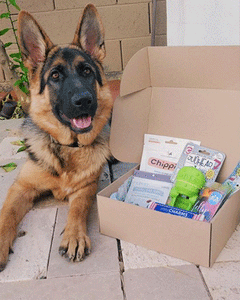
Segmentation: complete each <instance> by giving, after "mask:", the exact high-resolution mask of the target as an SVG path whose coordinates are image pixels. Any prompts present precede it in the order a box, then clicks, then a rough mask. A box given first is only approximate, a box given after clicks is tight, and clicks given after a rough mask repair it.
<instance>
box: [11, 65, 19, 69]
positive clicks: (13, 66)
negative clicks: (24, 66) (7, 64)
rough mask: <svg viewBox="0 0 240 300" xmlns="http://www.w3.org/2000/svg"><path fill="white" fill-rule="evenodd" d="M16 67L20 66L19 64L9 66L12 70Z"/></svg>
mask: <svg viewBox="0 0 240 300" xmlns="http://www.w3.org/2000/svg"><path fill="white" fill-rule="evenodd" d="M17 68H20V65H12V67H11V69H12V70H15V69H17Z"/></svg>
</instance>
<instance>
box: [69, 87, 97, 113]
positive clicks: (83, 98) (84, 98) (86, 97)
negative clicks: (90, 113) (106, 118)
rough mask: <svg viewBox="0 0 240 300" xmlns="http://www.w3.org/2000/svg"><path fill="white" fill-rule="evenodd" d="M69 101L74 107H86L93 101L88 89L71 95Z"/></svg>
mask: <svg viewBox="0 0 240 300" xmlns="http://www.w3.org/2000/svg"><path fill="white" fill-rule="evenodd" d="M71 102H72V104H73V105H74V106H75V107H76V108H82V109H88V108H89V107H90V106H91V105H92V103H93V97H92V95H91V93H90V92H89V91H87V90H82V91H80V92H78V93H75V94H74V95H73V96H72V98H71Z"/></svg>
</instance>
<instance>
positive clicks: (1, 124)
mask: <svg viewBox="0 0 240 300" xmlns="http://www.w3.org/2000/svg"><path fill="white" fill-rule="evenodd" d="M23 120H24V119H18V120H17V119H15V120H4V121H2V120H0V140H2V139H3V138H6V137H9V136H18V137H20V136H21V129H20V127H21V124H22V122H23Z"/></svg>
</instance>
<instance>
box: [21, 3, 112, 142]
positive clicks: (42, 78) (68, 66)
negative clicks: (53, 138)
mask: <svg viewBox="0 0 240 300" xmlns="http://www.w3.org/2000/svg"><path fill="white" fill-rule="evenodd" d="M18 20H19V21H18V22H19V24H18V25H19V26H18V28H19V29H18V35H19V43H20V47H21V51H22V55H23V58H24V63H25V65H26V66H27V68H28V70H29V78H30V91H31V101H32V103H31V109H30V114H31V116H32V117H33V118H35V120H34V121H36V122H37V123H38V125H39V126H40V127H44V126H45V127H44V129H45V130H46V125H44V124H39V122H40V121H39V114H40V115H41V112H44V114H45V118H44V117H43V116H42V118H40V119H45V122H46V121H48V122H50V121H51V120H52V124H50V125H51V126H52V127H53V126H54V124H55V126H57V127H60V128H64V130H63V131H64V134H65V135H66V132H69V135H70V136H71V137H73V136H76V135H77V136H78V139H79V140H81V141H80V142H82V143H83V144H86V143H89V142H91V141H92V140H93V139H94V138H95V137H96V136H97V134H98V133H99V132H100V131H101V129H102V127H103V126H104V124H105V123H106V120H107V119H108V117H109V114H110V111H111V106H112V100H111V97H110V93H109V90H108V87H107V84H106V79H105V77H104V73H103V68H102V62H103V59H104V57H105V55H106V51H105V45H104V29H103V25H102V22H101V19H100V17H99V15H98V12H97V10H96V8H95V7H94V6H93V5H91V4H90V5H88V6H86V8H85V9H84V12H83V15H82V17H81V18H80V21H79V24H78V26H77V29H76V32H75V35H74V39H73V42H72V43H71V44H70V45H69V46H66V47H59V46H55V45H54V44H53V43H52V42H51V40H50V39H49V37H48V36H47V34H46V33H45V31H44V30H43V29H42V27H41V26H40V25H39V24H38V23H37V21H36V20H35V19H34V18H33V17H32V16H31V15H30V14H29V13H27V12H25V11H22V12H20V14H19V19H18ZM36 115H38V117H36ZM46 116H47V118H48V120H46ZM53 116H55V117H56V118H57V120H58V122H59V123H60V124H61V125H60V124H59V123H58V124H56V121H53ZM50 123H51V122H50ZM53 123H54V124H53ZM51 126H50V127H51ZM62 126H64V127H62ZM66 128H67V129H68V130H67V129H66ZM48 131H49V130H48ZM53 131H54V130H53ZM53 131H51V128H50V134H51V133H52V132H53ZM55 131H56V130H55ZM79 135H81V137H79Z"/></svg>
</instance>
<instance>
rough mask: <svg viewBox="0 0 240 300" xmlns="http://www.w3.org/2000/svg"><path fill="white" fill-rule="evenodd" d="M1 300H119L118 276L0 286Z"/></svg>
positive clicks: (49, 280) (110, 274)
mask: <svg viewBox="0 0 240 300" xmlns="http://www.w3.org/2000/svg"><path fill="white" fill-rule="evenodd" d="M0 299H2V300H53V299H57V300H79V299H81V300H123V296H122V291H121V285H120V279H119V274H118V273H116V272H113V273H102V274H93V275H85V276H74V277H68V278H67V279H66V278H53V279H42V280H29V281H25V282H14V283H4V284H0Z"/></svg>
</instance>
